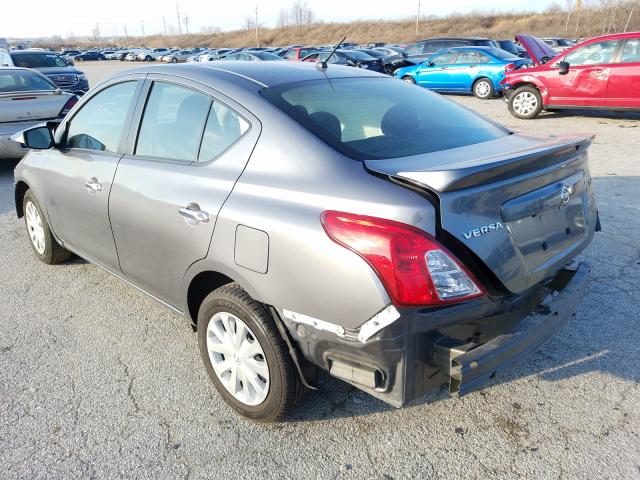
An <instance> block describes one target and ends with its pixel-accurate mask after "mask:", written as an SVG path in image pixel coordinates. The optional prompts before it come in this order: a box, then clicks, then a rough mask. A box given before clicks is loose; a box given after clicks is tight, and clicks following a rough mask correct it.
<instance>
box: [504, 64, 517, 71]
mask: <svg viewBox="0 0 640 480" xmlns="http://www.w3.org/2000/svg"><path fill="white" fill-rule="evenodd" d="M515 69H516V64H515V63H509V64H507V65H505V66H504V71H505V72H510V71H511V70H515Z"/></svg>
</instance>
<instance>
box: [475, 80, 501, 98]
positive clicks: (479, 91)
mask: <svg viewBox="0 0 640 480" xmlns="http://www.w3.org/2000/svg"><path fill="white" fill-rule="evenodd" d="M495 93H496V92H495V89H494V88H493V82H492V81H491V80H489V79H488V78H479V79H478V80H476V83H474V84H473V94H474V95H475V96H476V97H477V98H480V99H482V100H486V99H487V98H493V96H494V95H495Z"/></svg>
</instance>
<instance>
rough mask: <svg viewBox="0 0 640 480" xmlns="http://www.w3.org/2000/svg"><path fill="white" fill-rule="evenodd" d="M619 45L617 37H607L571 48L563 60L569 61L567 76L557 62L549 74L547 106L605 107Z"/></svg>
mask: <svg viewBox="0 0 640 480" xmlns="http://www.w3.org/2000/svg"><path fill="white" fill-rule="evenodd" d="M618 46H619V43H618V41H616V40H605V41H600V42H592V43H589V44H587V45H584V46H582V47H579V48H577V49H575V50H572V51H571V52H570V53H568V54H567V55H566V56H565V57H564V59H563V60H564V61H565V62H567V63H569V72H568V73H567V74H566V75H560V73H559V72H558V63H559V61H558V62H556V64H555V65H554V66H553V67H552V68H551V70H550V72H549V77H548V85H549V98H548V101H547V103H548V105H550V106H553V105H559V106H560V105H562V106H569V105H572V106H593V107H598V106H600V107H601V106H605V104H606V99H607V85H608V83H609V76H610V74H611V69H612V67H613V66H614V61H615V56H616V52H617V49H618Z"/></svg>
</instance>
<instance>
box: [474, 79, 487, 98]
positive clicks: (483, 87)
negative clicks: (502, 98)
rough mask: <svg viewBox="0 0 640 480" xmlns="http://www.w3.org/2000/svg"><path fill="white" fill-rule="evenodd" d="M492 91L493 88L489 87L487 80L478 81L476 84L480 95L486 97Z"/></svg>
mask: <svg viewBox="0 0 640 480" xmlns="http://www.w3.org/2000/svg"><path fill="white" fill-rule="evenodd" d="M490 91H491V88H490V87H489V84H488V83H487V82H484V81H483V82H478V83H477V84H476V93H477V94H478V96H479V97H482V98H484V97H486V96H488V95H489V92H490Z"/></svg>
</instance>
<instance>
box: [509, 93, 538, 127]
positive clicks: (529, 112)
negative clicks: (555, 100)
mask: <svg viewBox="0 0 640 480" xmlns="http://www.w3.org/2000/svg"><path fill="white" fill-rule="evenodd" d="M525 98H526V99H529V100H530V101H532V102H535V105H534V104H533V103H531V104H530V108H523V107H522V106H521V105H522V104H521V103H519V102H523V101H524V100H525ZM508 105H509V112H511V115H513V116H514V117H516V118H522V119H524V120H530V119H532V118H535V117H537V116H538V115H539V114H540V112H541V111H542V108H543V105H542V95H540V90H538V89H537V88H536V87H530V86H523V87H519V88H516V89H515V91H514V92H513V93H512V94H511V96H510V97H509V103H508Z"/></svg>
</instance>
